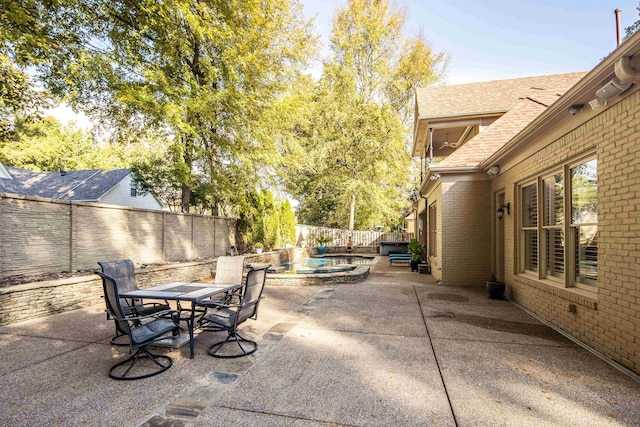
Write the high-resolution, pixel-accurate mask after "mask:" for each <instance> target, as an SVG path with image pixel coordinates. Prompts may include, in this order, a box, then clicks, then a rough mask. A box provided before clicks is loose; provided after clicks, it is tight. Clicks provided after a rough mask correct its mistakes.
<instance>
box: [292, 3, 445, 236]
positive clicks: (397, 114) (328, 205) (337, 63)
mask: <svg viewBox="0 0 640 427" xmlns="http://www.w3.org/2000/svg"><path fill="white" fill-rule="evenodd" d="M405 19H406V12H405V11H403V10H400V9H395V8H393V7H392V5H391V3H390V2H389V1H387V0H350V1H349V2H348V3H347V4H346V6H345V7H344V8H342V9H341V10H339V11H338V12H337V14H336V18H335V20H334V22H333V31H332V36H331V49H332V52H333V55H332V57H331V58H329V59H328V60H327V61H326V62H325V64H324V71H323V75H322V77H321V79H320V81H319V82H318V84H317V85H316V87H315V88H314V90H313V95H312V96H311V99H312V101H313V107H312V108H309V113H308V114H309V116H310V117H312V118H313V119H312V120H310V119H308V118H306V117H302V118H300V119H299V123H301V125H295V126H294V127H293V128H294V129H298V130H301V131H300V132H299V133H298V138H299V140H300V141H301V142H300V144H301V145H302V146H303V147H304V150H303V151H304V152H305V154H306V156H307V158H308V160H307V161H299V162H298V163H295V162H291V163H287V164H286V165H285V168H284V169H285V170H287V172H288V173H290V176H294V177H296V179H290V180H288V181H287V184H288V187H287V189H288V190H289V192H290V193H291V194H293V195H294V196H296V197H297V198H298V199H299V200H300V210H299V215H300V220H302V221H304V222H306V223H311V224H316V225H326V226H336V227H346V226H348V227H349V228H350V229H352V228H354V227H358V228H371V227H373V226H376V225H380V224H385V225H390V224H396V223H397V222H398V221H399V218H398V217H399V215H400V213H401V212H402V206H403V204H406V198H405V195H404V193H405V192H406V188H407V186H408V182H409V175H410V174H409V165H410V156H409V154H408V152H407V148H408V144H409V136H410V130H409V129H408V125H409V122H410V120H411V118H412V108H413V106H412V103H411V102H410V101H411V100H412V96H413V94H414V91H415V88H416V87H417V86H423V85H427V84H433V83H435V82H437V81H438V80H439V79H441V78H442V76H443V75H444V73H445V71H446V66H447V58H446V57H445V55H444V54H442V53H438V54H435V53H433V52H432V50H431V48H430V47H429V44H428V42H427V41H426V40H425V38H424V36H423V35H422V34H418V35H417V36H414V37H410V38H404V37H403V34H402V28H403V26H404V23H405ZM305 90H306V89H305V87H304V86H303V87H302V89H301V95H298V96H299V97H300V98H305V97H308V96H307V95H306V92H305ZM288 147H290V148H289V150H288V151H289V152H290V153H292V154H294V155H296V152H297V147H296V144H295V143H290V144H288ZM291 147H292V148H291ZM283 163H286V162H283ZM292 169H293V171H292ZM347 218H348V222H347V220H346V219H347Z"/></svg>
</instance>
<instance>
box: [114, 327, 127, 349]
mask: <svg viewBox="0 0 640 427" xmlns="http://www.w3.org/2000/svg"><path fill="white" fill-rule="evenodd" d="M122 337H125V338H122ZM109 343H111V345H117V346H125V345H127V346H128V345H129V335H127V334H123V333H121V332H120V331H118V330H116V334H115V335H114V336H112V337H111V339H110V340H109Z"/></svg>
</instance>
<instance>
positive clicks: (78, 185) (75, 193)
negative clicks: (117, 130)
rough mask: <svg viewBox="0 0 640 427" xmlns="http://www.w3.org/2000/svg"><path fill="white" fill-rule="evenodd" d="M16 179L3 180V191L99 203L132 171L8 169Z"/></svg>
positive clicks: (1, 181) (0, 180)
mask: <svg viewBox="0 0 640 427" xmlns="http://www.w3.org/2000/svg"><path fill="white" fill-rule="evenodd" d="M5 169H6V171H7V172H8V173H9V175H11V178H12V179H6V178H5V179H0V192H4V193H13V194H20V195H23V196H37V197H47V198H51V199H63V200H84V201H95V200H98V199H99V198H100V197H102V196H103V195H104V194H105V193H106V192H108V191H109V190H111V189H112V188H113V187H114V186H115V185H116V184H117V183H119V182H120V181H122V180H123V179H124V178H125V177H126V176H127V175H129V173H130V170H129V169H116V170H110V171H103V170H100V169H92V170H82V171H61V172H33V171H29V170H26V169H20V168H14V167H11V166H6V167H5Z"/></svg>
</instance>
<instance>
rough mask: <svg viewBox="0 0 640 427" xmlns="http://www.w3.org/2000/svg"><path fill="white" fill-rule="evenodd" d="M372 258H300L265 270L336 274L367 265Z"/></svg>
mask: <svg viewBox="0 0 640 427" xmlns="http://www.w3.org/2000/svg"><path fill="white" fill-rule="evenodd" d="M372 260H373V257H363V256H353V255H334V256H325V257H316V258H302V259H299V260H296V261H294V262H285V263H282V264H278V265H275V266H273V267H272V268H270V269H269V270H267V271H268V272H270V273H281V272H283V273H297V274H312V273H337V272H341V271H349V270H353V269H355V268H356V267H357V266H358V265H368V264H370V263H371V261H372Z"/></svg>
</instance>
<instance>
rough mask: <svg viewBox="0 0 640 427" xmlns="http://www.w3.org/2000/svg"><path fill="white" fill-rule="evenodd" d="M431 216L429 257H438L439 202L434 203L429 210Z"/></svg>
mask: <svg viewBox="0 0 640 427" xmlns="http://www.w3.org/2000/svg"><path fill="white" fill-rule="evenodd" d="M428 209H429V210H428V215H429V224H428V226H429V244H428V248H429V249H428V250H429V256H430V257H434V258H437V257H438V202H433V203H431V204H430V205H429V208H428Z"/></svg>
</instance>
